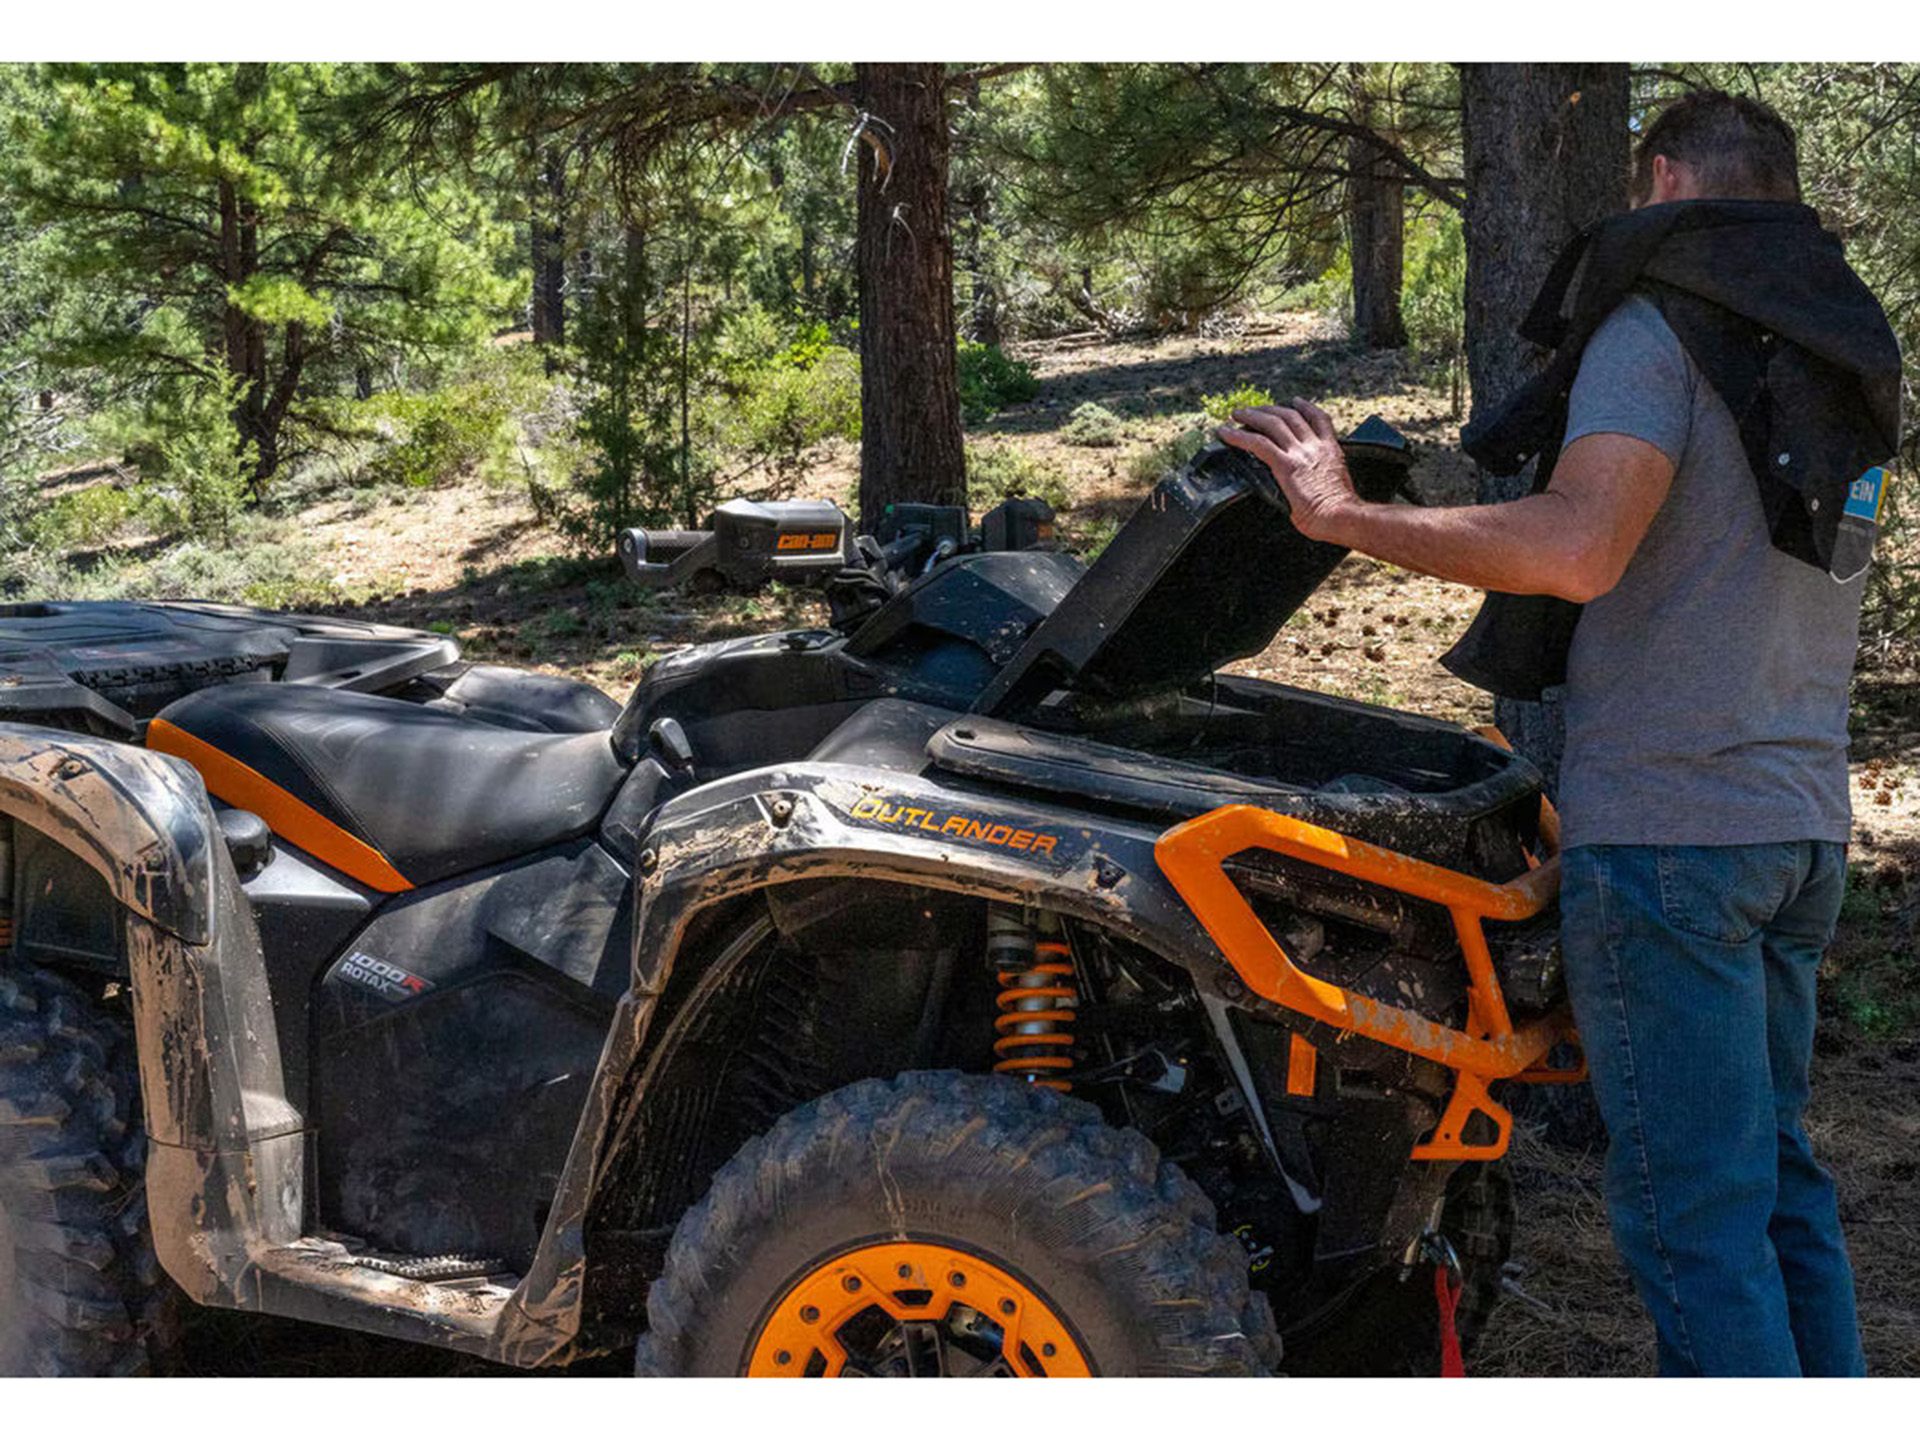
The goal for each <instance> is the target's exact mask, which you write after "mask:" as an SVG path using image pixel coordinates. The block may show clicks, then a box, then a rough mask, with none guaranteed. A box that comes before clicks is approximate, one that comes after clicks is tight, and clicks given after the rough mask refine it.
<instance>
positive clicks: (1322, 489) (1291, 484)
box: [1220, 396, 1365, 540]
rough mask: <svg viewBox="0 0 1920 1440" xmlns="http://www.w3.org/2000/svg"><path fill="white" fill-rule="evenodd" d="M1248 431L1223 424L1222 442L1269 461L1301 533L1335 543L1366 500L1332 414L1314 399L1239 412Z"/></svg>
mask: <svg viewBox="0 0 1920 1440" xmlns="http://www.w3.org/2000/svg"><path fill="white" fill-rule="evenodd" d="M1233 418H1234V419H1235V420H1237V421H1239V422H1240V424H1241V425H1242V426H1244V427H1245V428H1244V429H1239V430H1236V429H1233V428H1231V427H1229V426H1222V427H1221V430H1220V438H1221V439H1222V440H1224V441H1225V442H1226V443H1227V444H1229V445H1231V446H1233V447H1234V449H1236V450H1244V451H1246V452H1247V453H1248V454H1249V455H1251V456H1253V457H1254V458H1255V459H1257V460H1260V461H1263V462H1265V464H1266V467H1267V468H1268V469H1269V470H1271V471H1272V472H1273V478H1274V479H1275V480H1277V481H1279V482H1280V489H1281V492H1282V493H1283V494H1285V496H1286V497H1287V505H1288V508H1289V510H1290V511H1291V513H1292V516H1293V523H1294V526H1295V528H1296V529H1298V530H1299V531H1300V533H1301V534H1302V535H1305V536H1306V537H1307V538H1308V539H1309V540H1329V539H1332V537H1333V532H1334V530H1335V529H1336V528H1337V527H1338V525H1339V522H1340V521H1341V519H1343V518H1344V517H1345V516H1346V515H1347V514H1348V513H1350V512H1351V511H1352V510H1354V509H1355V508H1357V507H1359V506H1361V505H1363V504H1364V503H1365V502H1364V501H1362V500H1361V498H1360V496H1359V495H1358V494H1357V493H1356V492H1355V491H1354V488H1353V480H1352V478H1351V477H1350V476H1349V475H1348V474H1347V459H1346V456H1345V455H1343V454H1342V453H1341V451H1340V439H1339V436H1337V435H1336V434H1334V430H1333V421H1332V419H1331V418H1329V417H1328V415H1327V412H1326V411H1324V410H1322V409H1321V408H1320V407H1319V406H1318V405H1315V404H1314V403H1313V402H1312V401H1310V400H1302V399H1300V398H1299V397H1298V396H1296V397H1294V401H1293V403H1292V404H1291V405H1262V406H1259V407H1258V408H1256V409H1251V410H1236V411H1234V412H1233Z"/></svg>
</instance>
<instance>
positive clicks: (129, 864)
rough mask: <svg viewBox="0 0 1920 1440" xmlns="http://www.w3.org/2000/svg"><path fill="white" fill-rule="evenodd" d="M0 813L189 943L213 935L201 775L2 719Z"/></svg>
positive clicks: (151, 754)
mask: <svg viewBox="0 0 1920 1440" xmlns="http://www.w3.org/2000/svg"><path fill="white" fill-rule="evenodd" d="M0 813H4V814H7V815H11V816H13V817H14V818H15V819H17V820H19V821H20V822H21V823H23V824H26V825H30V826H32V827H33V828H34V829H36V830H39V831H42V832H43V833H45V834H46V835H48V836H49V837H51V838H52V839H54V840H56V841H58V842H59V843H60V844H61V845H62V846H63V847H65V848H66V849H67V850H70V851H71V852H72V853H73V854H75V855H77V856H78V857H79V858H80V859H82V860H84V861H86V863H87V864H88V865H90V866H92V867H93V868H94V869H95V870H97V871H98V872H99V873H100V875H101V878H103V879H104V880H105V881H106V882H107V888H108V890H109V891H110V892H111V893H112V895H113V897H114V899H115V900H116V901H118V902H119V903H120V904H122V905H124V906H125V907H126V908H127V909H129V910H131V911H133V913H134V914H136V915H138V916H140V917H141V918H142V919H145V920H148V921H151V922H152V923H153V924H155V925H157V926H159V927H160V928H161V929H162V930H165V931H166V932H168V933H169V934H171V935H174V936H176V937H178V938H179V939H181V940H184V941H186V942H187V943H188V944H190V945H205V944H207V943H209V942H210V941H211V940H212V938H213V908H214V887H213V868H212V854H213V850H214V836H215V834H216V829H215V825H214V820H213V811H212V808H211V807H210V806H209V805H208V803H207V792H206V790H205V788H204V787H203V786H202V785H201V783H200V777H199V776H198V775H197V774H195V773H194V771H193V769H192V768H191V767H190V766H188V765H187V764H186V763H185V762H184V761H180V760H175V759H174V758H173V757H172V756H169V755H161V754H158V753H156V752H155V751H152V750H142V749H139V748H137V747H136V746H132V745H126V744H122V743H120V742H119V741H116V740H99V739H94V738H92V737H89V736H83V735H73V734H69V733H67V732H65V731H61V730H48V729H44V728H42V727H40V726H38V725H0Z"/></svg>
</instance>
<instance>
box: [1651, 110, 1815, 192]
mask: <svg viewBox="0 0 1920 1440" xmlns="http://www.w3.org/2000/svg"><path fill="white" fill-rule="evenodd" d="M1799 198H1800V161H1799V157H1798V155H1797V153H1796V149H1795V142H1794V137H1793V127H1792V126H1790V125H1788V124H1787V122H1786V121H1784V120H1782V119H1781V118H1780V117H1779V116H1778V115H1776V114H1775V113H1774V112H1773V110H1772V108H1771V107H1770V106H1767V105H1763V104H1761V103H1760V102H1759V101H1758V100H1749V99H1747V98H1746V97H1745V96H1741V95H1729V94H1727V93H1726V92H1725V91H1722V90H1695V91H1692V92H1690V93H1688V94H1686V95H1683V96H1681V97H1680V98H1679V99H1678V100H1675V101H1674V102H1673V103H1672V104H1671V105H1669V106H1667V108H1666V109H1664V110H1662V111H1661V112H1660V116H1659V118H1658V119H1656V120H1655V121H1654V122H1653V124H1651V125H1649V126H1648V127H1647V130H1646V133H1645V134H1644V135H1642V136H1641V137H1640V144H1639V146H1638V147H1637V148H1636V149H1635V150H1634V153H1633V205H1634V208H1635V209H1638V208H1639V207H1640V206H1642V205H1659V204H1664V203H1665V202H1666V201H1669V200H1798V199H1799Z"/></svg>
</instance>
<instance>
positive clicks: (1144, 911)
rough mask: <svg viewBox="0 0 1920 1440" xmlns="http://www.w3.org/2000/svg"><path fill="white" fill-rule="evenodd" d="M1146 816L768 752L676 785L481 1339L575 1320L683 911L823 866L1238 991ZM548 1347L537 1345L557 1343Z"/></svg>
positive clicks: (502, 1346) (1219, 989)
mask: <svg viewBox="0 0 1920 1440" xmlns="http://www.w3.org/2000/svg"><path fill="white" fill-rule="evenodd" d="M1157 834H1158V830H1157V829H1156V828H1154V827H1151V826H1147V825H1136V824H1129V823H1126V822H1117V821H1111V820H1107V819H1098V820H1096V819H1094V818H1093V817H1089V816H1087V815H1085V814H1081V813H1076V812H1074V811H1071V810H1067V809H1064V808H1057V807H1052V806H1047V805H1044V804H1034V803H1031V802H1025V801H1016V800H1009V799H1008V798H1006V797H1003V796H999V795H980V794H974V793H968V792H965V791H960V790H952V789H948V788H946V787H944V786H942V785H941V784H940V783H939V782H938V781H937V780H935V779H929V778H927V777H921V776H914V775H905V774H899V773H895V772H883V771H877V770H873V769H868V768H864V767H859V766H851V765H837V764H805V765H786V766H776V767H770V768H768V769H764V770H757V771H751V772H748V773H746V774H742V775H738V776H734V777H731V778H729V779H727V780H724V781H719V782H716V783H714V784H711V785H707V786H702V787H701V788H699V789H698V790H694V791H690V792H688V793H687V794H686V795H684V796H682V797H680V798H679V799H677V800H675V801H673V802H671V803H669V804H668V805H666V806H663V807H662V809H661V811H660V813H659V814H658V815H657V816H656V817H655V819H654V823H653V825H652V826H651V827H650V829H649V830H648V831H647V833H646V834H645V835H644V836H642V837H641V839H640V848H639V852H638V864H637V868H636V873H635V884H636V886H637V887H638V892H639V900H638V907H637V911H636V918H635V926H634V932H635V933H634V969H633V979H632V984H631V986H630V987H629V989H628V990H627V992H626V994H625V995H624V997H623V998H622V1000H621V1002H620V1006H619V1011H618V1013H617V1015H616V1017H615V1020H614V1024H613V1027H612V1029H611V1031H610V1032H609V1034H608V1038H607V1044H606V1048H605V1050H604V1051H603V1052H602V1055H601V1060H600V1065H599V1068H598V1070H597V1072H596V1074H595V1077H594V1083H593V1085H592V1087H591V1089H590V1091H589V1095H588V1100H587V1104H586V1107H585V1109H584V1111H583V1112H582V1115H581V1118H580V1123H579V1126H578V1129H577V1130H576V1132H575V1136H574V1142H573V1147H572V1150H571V1151H570V1153H569V1156H568V1161H567V1166H566V1170H565V1173H564V1175H563V1177H562V1181H561V1185H560V1189H559V1191H558V1193H557V1194H556V1196H555V1199H554V1205H553V1208H552V1210H551V1212H550V1214H549V1217H548V1222H547V1227H546V1230H545V1232H544V1234H543V1236H542V1239H541V1244H540V1249H539V1252H538V1254H537V1255H536V1257H535V1259H534V1262H533V1264H532V1266H531V1267H530V1268H529V1271H528V1274H527V1276H526V1277H525V1279H524V1281H523V1283H522V1284H521V1286H520V1288H519V1291H518V1293H517V1294H516V1296H515V1299H514V1302H513V1304H512V1306H511V1307H510V1313H509V1316H508V1317H507V1320H506V1323H505V1325H504V1326H503V1328H502V1331H501V1332H500V1334H499V1336H498V1337H497V1342H496V1344H497V1349H496V1353H497V1354H499V1355H501V1356H502V1357H503V1358H509V1357H510V1358H512V1359H513V1360H514V1361H515V1363H520V1364H537V1363H541V1359H542V1358H548V1357H539V1358H537V1351H538V1348H539V1347H540V1346H542V1345H554V1344H556V1342H560V1341H561V1340H562V1338H563V1337H570V1336H574V1335H576V1334H577V1332H578V1328H579V1322H580V1306H581V1302H582V1299H583V1295H584V1291H585V1277H586V1254H585V1234H586V1217H587V1215H588V1214H589V1212H590V1211H591V1209H592V1207H593V1203H594V1200H595V1197H596V1194H597V1191H598V1188H599V1186H600V1185H601V1184H602V1183H603V1181H604V1180H605V1177H606V1175H607V1172H608V1167H609V1161H610V1160H611V1158H612V1155H613V1152H614V1149H615V1145H616V1143H617V1140H618V1134H619V1130H620V1126H621V1124H622V1122H623V1118H624V1117H625V1116H627V1115H630V1114H632V1113H633V1107H634V1105H635V1104H636V1102H637V1101H638V1099H639V1098H640V1094H641V1088H640V1087H641V1086H642V1085H643V1083H644V1082H643V1079H642V1076H641V1072H640V1071H639V1068H638V1067H640V1066H641V1065H642V1064H643V1063H644V1061H645V1055H646V1046H647V1040H648V1030H649V1025H650V1023H651V1021H652V1019H653V1016H654V1012H655V1009H656V1006H657V1004H658V1002H659V999H660V996H661V994H662V993H663V991H664V990H665V988H666V985H667V981H668V978H669V976H670V975H671V974H672V972H673V968H674V964H675V961H676V959H677V958H678V955H679V952H680V949H681V943H682V940H683V939H684V937H685V936H686V934H687V930H688V927H689V925H690V924H691V923H692V922H693V920H694V917H695V916H697V915H698V914H699V913H700V912H701V911H703V910H706V909H708V908H709V907H711V906H714V905H719V904H723V903H725V902H726V901H728V900H731V899H733V898H735V897H737V896H740V895H744V894H747V893H750V892H752V891H756V890H760V889H764V888H766V887H768V886H773V885H781V884H786V883H789V882H794V881H801V880H812V879H823V878H831V877H837V876H849V875H853V876H865V877H870V878H872V879H873V880H875V881H877V882H900V883H908V884H915V885H924V886H930V887H933V888H937V889H944V890H950V891H955V892H959V893H962V894H971V895H979V896H982V897H988V898H993V899H997V900H1003V901H1007V902H1011V903H1016V904H1032V905H1045V906H1046V907H1047V908H1049V909H1052V910H1056V911H1059V912H1061V913H1063V914H1066V915H1069V916H1072V917H1074V918H1076V919H1080V920H1084V921H1087V922H1089V923H1092V924H1097V925H1100V926H1103V927H1106V928H1109V929H1112V930H1114V931H1117V932H1119V933H1121V934H1124V935H1126V936H1128V937H1129V938H1130V939H1133V940H1136V941H1138V942H1139V943H1141V944H1142V945H1145V946H1146V947H1147V948H1149V949H1151V950H1154V951H1157V952H1158V953H1160V954H1162V955H1164V956H1167V957H1169V958H1171V959H1174V960H1176V961H1178V963H1180V964H1182V965H1183V966H1185V967H1186V968H1187V969H1188V970H1189V972H1190V973H1192V974H1193V976H1194V979H1195V984H1196V986H1197V988H1198V989H1199V990H1200V992H1201V993H1202V994H1203V995H1205V996H1212V997H1215V998H1216V999H1229V1000H1237V999H1238V998H1239V997H1241V996H1244V995H1245V987H1244V986H1242V985H1241V984H1240V982H1239V979H1238V977H1237V976H1235V975H1234V974H1233V972H1232V970H1231V968H1230V967H1229V966H1228V965H1227V963H1226V959H1225V957H1224V956H1223V955H1221V954H1220V952H1219V950H1218V949H1217V947H1216V946H1215V945H1214V943H1213V941H1212V939H1211V938H1210V937H1209V936H1208V935H1207V933H1206V931H1205V930H1204V929H1202V928H1201V926H1200V924H1199V922H1198V921H1197V920H1195V918H1194V917H1193V915H1192V913H1191V912H1190V911H1189V910H1188V909H1187V907H1186V905H1185V904H1184V903H1183V902H1182V901H1181V899H1180V897H1179V895H1178V894H1177V893H1176V892H1175V891H1174V890H1173V888H1172V886H1171V885H1170V884H1169V883H1168V882H1167V880H1166V879H1165V877H1164V876H1162V875H1161V873H1160V870H1159V868H1158V865H1157V863H1156V862H1155V860H1154V858H1153V843H1154V840H1155V838H1156V836H1157ZM564 1354H565V1351H564V1349H556V1350H555V1351H554V1352H553V1355H552V1356H551V1357H550V1358H554V1359H559V1358H564Z"/></svg>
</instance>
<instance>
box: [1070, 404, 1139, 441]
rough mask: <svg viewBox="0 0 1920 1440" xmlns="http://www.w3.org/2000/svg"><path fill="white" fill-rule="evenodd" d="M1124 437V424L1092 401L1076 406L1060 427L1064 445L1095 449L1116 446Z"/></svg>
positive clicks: (1116, 416)
mask: <svg viewBox="0 0 1920 1440" xmlns="http://www.w3.org/2000/svg"><path fill="white" fill-rule="evenodd" d="M1125 435H1126V424H1125V422H1124V421H1122V420H1121V418H1120V417H1119V416H1118V415H1116V414H1114V413H1113V411H1111V410H1109V409H1107V407H1106V406H1104V405H1100V404H1097V403H1095V402H1094V401H1092V400H1089V401H1087V402H1086V403H1085V404H1082V405H1076V406H1075V407H1074V410H1073V414H1072V415H1071V416H1069V417H1068V419H1067V423H1066V424H1065V425H1062V426H1061V427H1060V438H1061V440H1062V441H1064V442H1065V443H1066V444H1068V445H1085V446H1089V447H1093V448H1097V449H1106V448H1108V447H1110V446H1113V445H1118V444H1119V443H1120V441H1121V440H1122V439H1124V438H1125Z"/></svg>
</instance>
